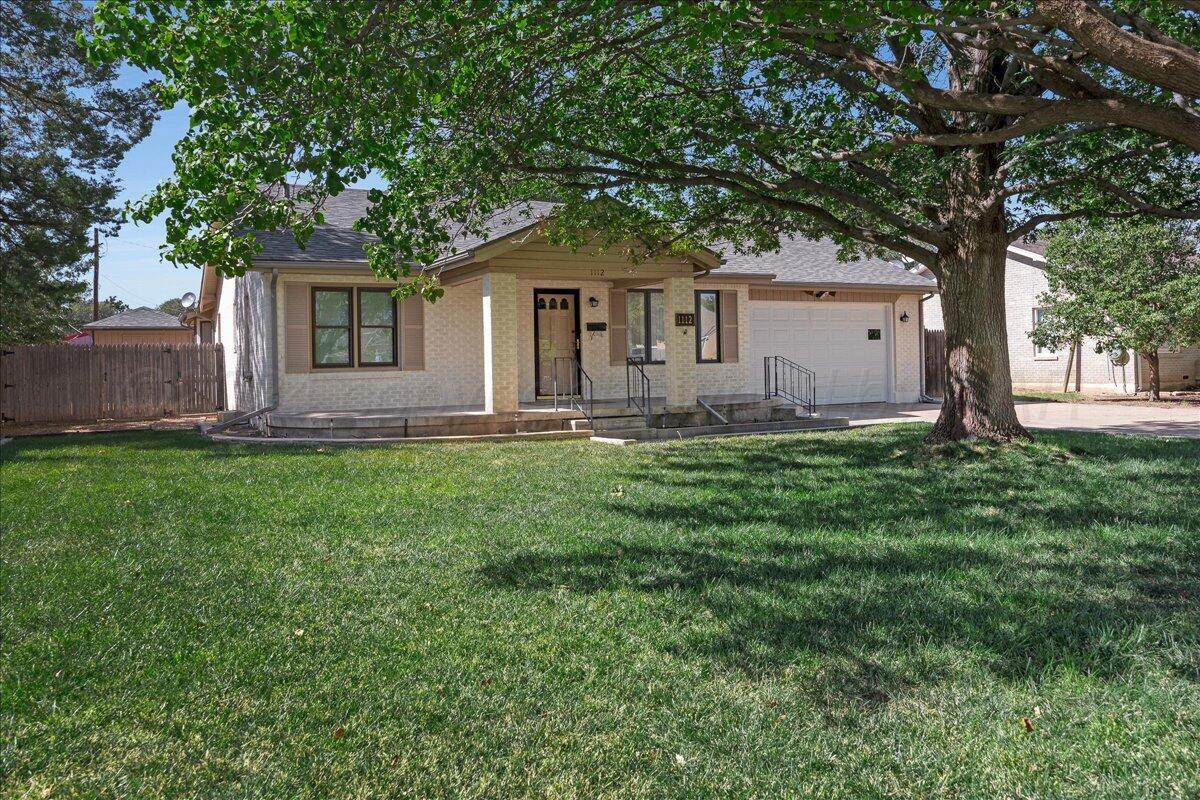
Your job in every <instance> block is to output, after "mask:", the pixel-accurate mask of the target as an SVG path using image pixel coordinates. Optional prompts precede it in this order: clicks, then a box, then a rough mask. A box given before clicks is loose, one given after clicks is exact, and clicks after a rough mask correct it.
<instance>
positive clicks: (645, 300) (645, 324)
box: [625, 289, 667, 364]
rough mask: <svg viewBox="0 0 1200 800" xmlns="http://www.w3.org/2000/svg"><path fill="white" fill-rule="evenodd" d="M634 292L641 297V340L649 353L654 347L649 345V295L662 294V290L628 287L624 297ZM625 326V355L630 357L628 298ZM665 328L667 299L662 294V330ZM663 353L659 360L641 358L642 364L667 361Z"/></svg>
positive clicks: (650, 323)
mask: <svg viewBox="0 0 1200 800" xmlns="http://www.w3.org/2000/svg"><path fill="white" fill-rule="evenodd" d="M634 294H636V295H640V296H641V298H642V336H643V339H642V341H643V342H645V347H646V353H647V354H649V353H652V352H654V348H653V347H651V345H650V328H651V325H652V319H651V315H650V295H654V294H657V295H662V294H663V290H662V289H629V290H627V291H626V293H625V296H626V298H628V297H629V296H630V295H634ZM625 327H626V333H625V357H626V358H632V357H633V356H631V355H629V333H628V331H629V330H630V329H631V328H632V326H630V325H629V300H628V299H626V301H625ZM666 328H667V301H666V298H665V296H664V297H663V330H664V332H665V330H666ZM663 355H664V357H663V358H662V359H659V360H654V359H651V358H643V359H642V362H641V363H643V364H665V363H667V360H666V357H665V356H666V354H665V353H664V354H663Z"/></svg>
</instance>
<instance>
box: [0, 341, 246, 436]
mask: <svg viewBox="0 0 1200 800" xmlns="http://www.w3.org/2000/svg"><path fill="white" fill-rule="evenodd" d="M0 382H2V388H0V421H3V422H5V423H15V424H23V423H34V422H90V421H94V420H101V419H152V418H157V417H163V416H171V415H175V414H201V413H206V412H212V411H219V410H221V409H222V408H224V406H225V355H224V351H223V349H222V347H221V345H219V344H113V345H97V346H94V347H79V346H76V345H68V344H34V345H16V346H9V347H4V348H3V349H2V350H0Z"/></svg>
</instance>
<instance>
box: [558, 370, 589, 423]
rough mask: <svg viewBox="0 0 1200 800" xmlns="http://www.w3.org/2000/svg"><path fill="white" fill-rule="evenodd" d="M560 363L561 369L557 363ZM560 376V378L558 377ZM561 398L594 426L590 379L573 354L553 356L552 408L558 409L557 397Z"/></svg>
mask: <svg viewBox="0 0 1200 800" xmlns="http://www.w3.org/2000/svg"><path fill="white" fill-rule="evenodd" d="M560 362H561V363H562V369H561V370H560V369H559V364H560ZM560 376H561V378H560ZM560 397H561V398H563V399H564V400H565V401H566V403H567V405H568V406H569V407H570V408H574V409H576V410H577V411H578V412H579V413H580V414H583V416H584V417H585V418H586V419H587V421H588V424H589V425H591V426H593V428H594V427H595V424H596V421H595V413H596V403H595V398H594V397H593V395H592V379H591V377H590V376H589V375H588V374H587V373H586V372H584V371H583V366H582V365H581V364H580V363H579V359H577V358H575V357H574V356H556V357H555V358H554V410H555V411H558V398H560Z"/></svg>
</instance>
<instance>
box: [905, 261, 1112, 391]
mask: <svg viewBox="0 0 1200 800" xmlns="http://www.w3.org/2000/svg"><path fill="white" fill-rule="evenodd" d="M1047 288H1049V287H1048V284H1047V282H1046V273H1045V272H1043V271H1042V270H1041V269H1040V268H1038V267H1035V266H1031V265H1029V264H1026V263H1024V262H1022V261H1017V260H1015V259H1011V258H1010V259H1009V260H1008V266H1007V271H1006V273H1005V279H1004V314H1005V319H1006V325H1007V328H1008V359H1009V366H1010V369H1011V372H1012V381H1013V388H1014V389H1036V390H1044V391H1050V390H1053V391H1062V388H1063V380H1064V378H1065V377H1066V373H1067V361H1068V358H1069V356H1070V349H1069V348H1064V349H1063V350H1060V351H1057V352H1054V353H1048V354H1042V355H1038V354H1037V350H1036V348H1035V347H1034V345H1033V341H1032V340H1031V339H1030V338H1029V334H1030V333H1031V332H1032V331H1033V317H1034V309H1036V308H1038V307H1039V305H1040V303H1039V301H1038V297H1039V296H1040V295H1041V294H1042V293H1043V292H1045V291H1046V290H1047ZM924 317H925V327H926V328H928V329H930V330H938V329H941V327H942V325H943V317H942V308H941V297H940V296H935V297H931V298H930V299H929V300H927V301H925V307H924ZM1134 384H1135V376H1134V367H1133V364H1132V363H1130V364H1127V365H1125V366H1123V367H1121V366H1116V365H1114V364H1113V363H1112V361H1111V359H1110V358H1109V357H1108V355H1107V354H1106V353H1097V352H1096V342H1095V340H1094V339H1085V340H1084V341H1083V346H1082V347H1081V348H1080V349H1079V352H1078V353H1077V354H1076V360H1075V361H1074V362H1072V364H1071V374H1070V379H1069V382H1068V388H1069V389H1070V390H1075V387H1076V386H1077V385H1078V387H1079V389H1080V390H1081V391H1085V392H1133V391H1135V385H1134Z"/></svg>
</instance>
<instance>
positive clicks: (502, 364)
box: [426, 272, 533, 411]
mask: <svg viewBox="0 0 1200 800" xmlns="http://www.w3.org/2000/svg"><path fill="white" fill-rule="evenodd" d="M480 287H481V288H480V292H481V296H482V302H483V403H484V410H486V411H516V410H517V383H518V374H519V369H518V363H517V318H518V316H521V313H522V312H521V307H520V305H519V304H518V300H517V276H516V275H513V274H511V273H505V272H491V273H488V274H486V275H484V276H483V279H482V280H481V281H480ZM525 308H526V313H527V314H529V315H532V314H533V306H532V305H530V306H526V307H525ZM426 366H428V364H426Z"/></svg>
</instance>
